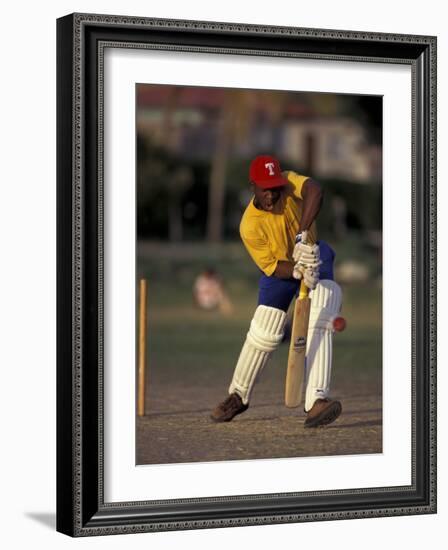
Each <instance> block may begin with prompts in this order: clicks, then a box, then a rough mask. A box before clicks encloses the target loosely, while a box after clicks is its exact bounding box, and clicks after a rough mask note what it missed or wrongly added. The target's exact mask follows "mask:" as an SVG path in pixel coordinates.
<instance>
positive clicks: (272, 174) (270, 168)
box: [265, 162, 275, 176]
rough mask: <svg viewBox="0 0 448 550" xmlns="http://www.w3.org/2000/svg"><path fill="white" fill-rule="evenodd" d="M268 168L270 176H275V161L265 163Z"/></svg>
mask: <svg viewBox="0 0 448 550" xmlns="http://www.w3.org/2000/svg"><path fill="white" fill-rule="evenodd" d="M265 166H266V168H267V169H268V170H269V175H270V176H275V172H274V163H273V162H267V163H266V164H265Z"/></svg>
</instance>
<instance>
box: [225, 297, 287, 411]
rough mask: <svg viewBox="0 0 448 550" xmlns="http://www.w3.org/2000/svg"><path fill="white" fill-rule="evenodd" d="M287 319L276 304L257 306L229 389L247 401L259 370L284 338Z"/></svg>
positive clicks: (245, 402) (244, 401)
mask: <svg viewBox="0 0 448 550" xmlns="http://www.w3.org/2000/svg"><path fill="white" fill-rule="evenodd" d="M285 319H286V313H285V312H284V311H282V310H281V309H277V308H275V307H269V306H258V307H257V309H256V310H255V314H254V318H253V319H252V322H251V324H250V329H249V332H248V333H247V336H246V341H245V342H244V345H243V348H242V350H241V353H240V356H239V359H238V362H237V365H236V367H235V371H234V373H233V378H232V382H231V384H230V387H229V393H233V392H235V393H237V394H238V395H239V396H240V397H241V399H242V401H243V403H244V404H247V403H249V399H250V395H251V392H252V389H253V387H254V384H255V381H256V379H257V376H258V374H259V373H260V372H261V371H262V369H263V368H264V366H265V365H266V363H267V361H268V359H269V357H270V355H271V353H272V352H273V351H274V350H275V349H276V348H277V347H278V345H279V344H280V342H281V341H282V338H283V330H284V326H285Z"/></svg>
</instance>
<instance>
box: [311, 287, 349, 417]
mask: <svg viewBox="0 0 448 550" xmlns="http://www.w3.org/2000/svg"><path fill="white" fill-rule="evenodd" d="M309 296H310V299H311V308H310V321H309V325H308V338H307V347H306V392H305V411H309V410H310V409H311V407H312V406H313V404H314V402H315V401H316V399H324V398H325V397H327V396H328V393H329V391H330V377H331V366H332V359H333V332H334V329H333V321H334V319H335V318H336V317H338V315H339V312H340V311H341V305H342V291H341V287H340V286H339V285H338V284H337V283H336V282H335V281H330V280H323V281H319V283H318V284H317V286H316V288H315V289H314V290H312V291H311V292H310V294H309Z"/></svg>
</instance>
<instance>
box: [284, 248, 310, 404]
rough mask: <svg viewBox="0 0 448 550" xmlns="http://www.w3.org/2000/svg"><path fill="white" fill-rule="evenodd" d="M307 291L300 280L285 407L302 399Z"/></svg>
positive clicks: (306, 334)
mask: <svg viewBox="0 0 448 550" xmlns="http://www.w3.org/2000/svg"><path fill="white" fill-rule="evenodd" d="M307 244H310V241H309V240H307ZM308 291H309V289H308V287H307V286H306V285H305V283H304V282H303V281H302V282H301V284H300V291H299V295H298V296H297V298H296V301H295V304H294V314H293V319H292V330H291V342H290V344H289V354H288V367H287V370H286V384H285V405H286V406H287V407H298V406H299V405H300V403H301V401H302V393H303V381H304V378H305V354H306V343H307V337H308V323H309V320H310V307H311V300H310V298H309V297H308Z"/></svg>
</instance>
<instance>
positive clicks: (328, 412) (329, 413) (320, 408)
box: [304, 399, 342, 428]
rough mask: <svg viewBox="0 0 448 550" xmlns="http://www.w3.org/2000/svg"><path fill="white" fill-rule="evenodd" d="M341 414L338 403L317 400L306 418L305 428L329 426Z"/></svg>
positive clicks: (328, 400)
mask: <svg viewBox="0 0 448 550" xmlns="http://www.w3.org/2000/svg"><path fill="white" fill-rule="evenodd" d="M341 412H342V405H341V403H340V402H339V401H333V400H332V399H317V400H316V401H315V403H314V405H313V406H312V407H311V409H310V410H309V411H308V414H307V416H306V420H305V424H304V427H305V428H317V427H318V426H325V425H326V424H331V422H334V421H335V420H336V418H337V417H338V416H339V415H340V414H341Z"/></svg>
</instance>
